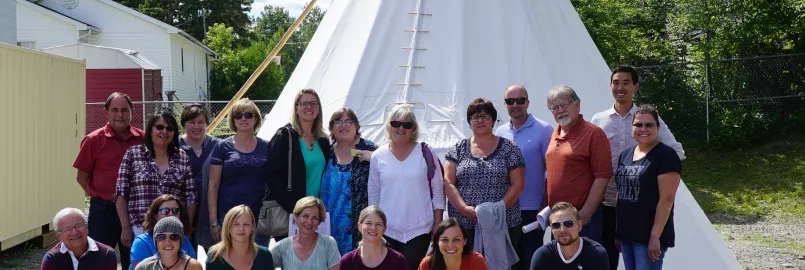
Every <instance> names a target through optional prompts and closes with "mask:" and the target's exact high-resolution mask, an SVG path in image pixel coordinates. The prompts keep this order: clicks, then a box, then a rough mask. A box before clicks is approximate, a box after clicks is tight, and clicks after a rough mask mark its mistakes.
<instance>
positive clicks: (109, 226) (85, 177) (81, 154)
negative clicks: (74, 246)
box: [73, 92, 145, 269]
mask: <svg viewBox="0 0 805 270" xmlns="http://www.w3.org/2000/svg"><path fill="white" fill-rule="evenodd" d="M103 108H104V111H105V112H106V118H107V120H108V122H107V123H106V125H104V126H103V127H101V128H99V129H97V130H95V131H93V132H90V133H89V134H87V136H86V137H84V140H82V141H81V146H80V148H79V150H78V156H77V157H76V158H75V162H73V167H74V168H76V169H77V170H78V173H77V176H76V180H77V181H78V184H79V185H80V186H81V188H82V189H84V192H85V193H86V194H87V196H89V197H90V200H89V222H88V225H89V228H90V229H89V236H90V237H92V238H93V239H95V240H97V241H98V242H101V243H104V244H106V245H108V246H111V247H114V246H118V248H119V250H120V265H121V266H122V267H123V269H127V268H128V267H129V247H128V246H126V245H124V244H123V242H122V241H120V236H121V233H122V227H121V226H120V219H119V217H118V214H117V209H116V208H115V203H114V202H112V197H113V195H114V193H115V186H116V185H117V177H118V174H117V173H118V169H120V163H121V162H122V161H123V155H124V154H125V153H126V150H128V149H129V148H130V147H131V146H134V145H138V144H140V143H141V142H142V141H143V137H144V134H145V132H144V131H143V130H142V129H139V128H136V127H133V126H131V125H130V124H131V113H132V109H133V106H132V103H131V98H129V96H128V95H126V94H124V93H119V92H115V93H112V94H111V95H109V98H107V99H106V103H105V104H104V105H103Z"/></svg>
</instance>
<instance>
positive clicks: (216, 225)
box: [210, 222, 218, 229]
mask: <svg viewBox="0 0 805 270" xmlns="http://www.w3.org/2000/svg"><path fill="white" fill-rule="evenodd" d="M214 228H218V223H217V222H216V223H213V224H210V229H214Z"/></svg>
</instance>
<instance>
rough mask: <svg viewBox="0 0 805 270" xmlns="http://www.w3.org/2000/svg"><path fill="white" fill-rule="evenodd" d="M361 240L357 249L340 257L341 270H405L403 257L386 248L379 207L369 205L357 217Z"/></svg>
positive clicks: (383, 220)
mask: <svg viewBox="0 0 805 270" xmlns="http://www.w3.org/2000/svg"><path fill="white" fill-rule="evenodd" d="M358 228H359V230H360V231H361V238H362V239H363V240H362V241H361V242H360V243H358V248H356V249H355V250H353V251H352V252H350V253H347V254H346V255H344V257H341V262H340V263H339V264H338V265H339V266H340V268H339V269H342V270H364V269H384V270H385V269H387V270H405V269H408V264H407V263H406V262H405V256H403V255H402V254H400V253H399V252H397V251H394V250H393V249H391V248H389V247H386V241H385V240H383V233H385V232H386V214H385V213H383V210H382V209H380V207H377V206H374V205H370V206H369V207H366V208H365V209H363V211H361V214H360V216H359V217H358Z"/></svg>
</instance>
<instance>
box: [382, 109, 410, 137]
mask: <svg viewBox="0 0 805 270" xmlns="http://www.w3.org/2000/svg"><path fill="white" fill-rule="evenodd" d="M394 119H406V120H408V121H411V122H412V123H414V127H413V128H411V142H417V140H418V139H419V123H418V122H417V121H416V114H414V109H413V108H412V107H411V105H400V106H397V107H395V108H394V109H393V110H391V114H390V115H389V119H388V121H386V123H385V124H384V126H386V139H387V140H389V141H391V133H392V127H391V121H392V120H394Z"/></svg>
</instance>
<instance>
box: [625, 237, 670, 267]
mask: <svg viewBox="0 0 805 270" xmlns="http://www.w3.org/2000/svg"><path fill="white" fill-rule="evenodd" d="M660 251H662V253H661V254H660V259H659V260H657V261H655V262H652V261H651V259H649V257H648V246H647V245H643V244H638V243H634V242H621V254H623V264H624V265H623V266H624V267H626V270H660V269H662V259H663V258H665V252H666V251H668V248H662V249H660Z"/></svg>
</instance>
